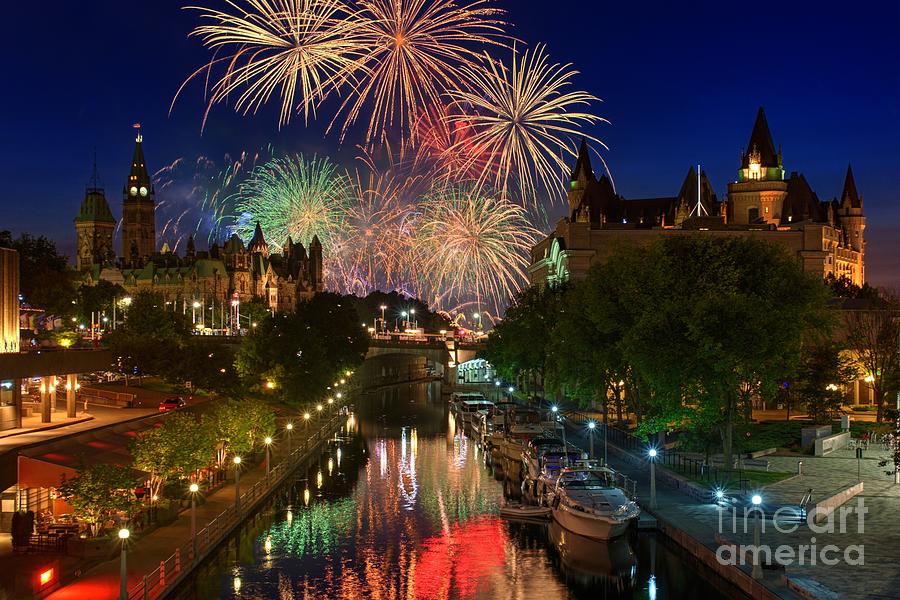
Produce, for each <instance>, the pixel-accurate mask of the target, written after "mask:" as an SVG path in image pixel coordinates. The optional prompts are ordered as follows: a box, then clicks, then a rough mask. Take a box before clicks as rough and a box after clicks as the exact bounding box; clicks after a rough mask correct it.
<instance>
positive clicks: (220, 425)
mask: <svg viewBox="0 0 900 600" xmlns="http://www.w3.org/2000/svg"><path fill="white" fill-rule="evenodd" d="M202 423H203V425H204V427H206V428H208V431H210V435H211V436H212V439H213V447H214V448H215V458H216V463H217V464H218V465H219V467H224V466H225V464H226V462H225V460H226V458H227V457H228V455H229V454H230V455H233V456H241V455H245V454H249V453H250V452H252V451H253V450H255V449H256V448H257V447H259V446H260V444H261V443H262V440H263V439H264V438H265V437H266V436H267V435H272V434H273V433H274V432H275V413H274V412H272V409H271V408H270V407H269V405H268V404H266V403H265V402H263V401H261V400H255V399H247V400H224V401H219V402H218V403H217V404H216V406H215V408H214V409H213V410H212V411H210V412H208V413H207V414H205V415H204V416H203V421H202Z"/></svg>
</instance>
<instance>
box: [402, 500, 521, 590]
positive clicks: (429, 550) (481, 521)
mask: <svg viewBox="0 0 900 600" xmlns="http://www.w3.org/2000/svg"><path fill="white" fill-rule="evenodd" d="M506 543H507V539H506V530H505V529H504V527H503V525H502V523H501V521H500V519H499V518H498V517H495V516H485V517H481V518H478V519H475V520H473V521H469V522H467V523H464V524H462V525H460V524H459V523H454V524H453V525H452V526H451V527H450V531H449V532H448V533H446V534H441V535H438V536H434V537H431V538H428V539H427V540H425V541H424V542H423V545H422V546H423V547H422V554H421V556H420V558H419V560H418V563H417V564H416V568H415V578H414V581H415V583H414V590H413V592H414V597H416V598H446V597H447V596H448V595H449V591H450V590H451V589H455V590H456V592H458V594H459V597H460V598H474V597H475V593H476V591H477V590H478V582H479V581H480V580H481V579H483V578H485V577H487V576H488V575H490V574H491V573H492V572H495V571H496V569H497V568H498V567H503V565H504V563H505V561H506V558H505V555H504V552H503V548H504V547H505V545H506Z"/></svg>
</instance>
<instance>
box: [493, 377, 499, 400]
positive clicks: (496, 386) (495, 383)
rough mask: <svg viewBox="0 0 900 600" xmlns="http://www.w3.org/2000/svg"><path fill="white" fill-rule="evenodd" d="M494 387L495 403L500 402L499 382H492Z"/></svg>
mask: <svg viewBox="0 0 900 600" xmlns="http://www.w3.org/2000/svg"><path fill="white" fill-rule="evenodd" d="M494 387H495V388H497V402H500V380H499V379H497V380H495V381H494Z"/></svg>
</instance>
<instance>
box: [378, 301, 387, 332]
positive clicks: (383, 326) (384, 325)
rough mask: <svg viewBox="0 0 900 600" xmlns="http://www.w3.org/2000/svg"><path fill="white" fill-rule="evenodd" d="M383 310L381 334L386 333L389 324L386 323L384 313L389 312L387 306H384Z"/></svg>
mask: <svg viewBox="0 0 900 600" xmlns="http://www.w3.org/2000/svg"><path fill="white" fill-rule="evenodd" d="M380 308H381V332H382V333H384V332H385V331H386V330H387V324H386V323H385V322H384V311H386V310H387V306H386V305H384V304H382V305H381V306H380Z"/></svg>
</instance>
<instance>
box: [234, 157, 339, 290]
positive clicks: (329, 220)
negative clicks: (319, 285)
mask: <svg viewBox="0 0 900 600" xmlns="http://www.w3.org/2000/svg"><path fill="white" fill-rule="evenodd" d="M352 198H353V185H352V182H351V181H350V178H349V177H348V176H347V174H346V173H344V172H342V171H341V170H340V169H339V168H338V167H337V165H335V164H334V163H333V162H331V161H330V160H328V159H327V158H317V157H313V158H305V157H303V156H302V155H296V156H290V157H284V158H276V159H273V160H271V161H269V162H268V163H266V164H264V165H262V166H260V167H257V169H256V170H255V171H254V172H253V176H252V177H251V178H250V179H249V180H248V181H247V182H246V183H244V184H243V185H242V186H241V188H240V192H239V199H238V200H237V202H236V207H235V210H236V211H237V213H238V215H239V217H238V223H237V225H236V226H235V231H236V232H237V234H238V235H239V236H241V238H243V239H244V240H245V241H246V240H249V239H250V238H251V237H252V236H253V230H254V228H255V227H256V223H257V222H259V224H260V226H261V227H262V230H263V234H264V235H265V237H266V241H267V242H268V244H269V247H270V249H271V250H273V251H281V250H282V248H283V247H284V244H285V242H286V241H287V238H288V236H290V237H291V239H292V240H293V241H294V242H295V243H297V242H299V243H301V244H303V245H304V246H305V247H306V248H309V246H310V243H311V242H312V239H313V236H317V237H318V238H319V241H320V242H321V244H322V250H323V254H324V257H323V263H324V264H323V270H324V275H325V280H326V285H328V287H329V288H331V289H334V288H335V287H340V268H341V264H340V261H339V259H338V258H337V257H338V255H339V250H340V246H341V244H342V243H343V239H344V232H345V229H346V222H347V218H348V210H349V207H350V202H351V200H352Z"/></svg>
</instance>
